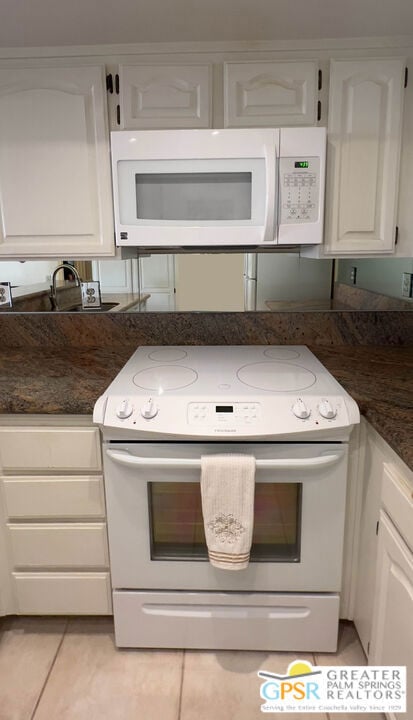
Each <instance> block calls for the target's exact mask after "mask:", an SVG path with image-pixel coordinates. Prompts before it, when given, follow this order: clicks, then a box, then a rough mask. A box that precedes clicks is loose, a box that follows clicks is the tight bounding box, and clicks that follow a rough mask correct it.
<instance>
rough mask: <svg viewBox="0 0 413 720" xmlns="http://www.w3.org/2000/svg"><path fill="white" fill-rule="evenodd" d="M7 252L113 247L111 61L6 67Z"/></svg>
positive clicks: (1, 148) (2, 89)
mask: <svg viewBox="0 0 413 720" xmlns="http://www.w3.org/2000/svg"><path fill="white" fill-rule="evenodd" d="M0 199H1V216H2V217H1V221H2V222H1V224H0V228H1V229H0V256H1V255H3V256H13V257H30V256H31V257H36V256H37V257H45V256H51V257H64V256H67V255H69V256H72V257H73V256H74V257H82V256H85V255H91V254H95V255H105V254H113V252H114V243H113V225H112V222H113V221H112V209H111V208H112V201H111V185H110V165H109V143H108V130H107V118H106V99H105V90H104V69H103V67H72V68H51V67H46V68H45V67H43V68H20V69H2V70H0Z"/></svg>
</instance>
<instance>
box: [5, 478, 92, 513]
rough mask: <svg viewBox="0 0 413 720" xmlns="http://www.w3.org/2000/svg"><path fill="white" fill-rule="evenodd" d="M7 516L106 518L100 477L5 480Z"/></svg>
mask: <svg viewBox="0 0 413 720" xmlns="http://www.w3.org/2000/svg"><path fill="white" fill-rule="evenodd" d="M3 486H4V503H5V508H6V515H7V517H8V518H9V519H14V518H27V519H29V518H53V519H60V518H68V519H69V518H73V519H76V518H102V519H104V518H105V499H104V491H103V478H102V476H97V477H96V476H81V477H65V476H63V477H54V476H50V477H6V478H4V480H3Z"/></svg>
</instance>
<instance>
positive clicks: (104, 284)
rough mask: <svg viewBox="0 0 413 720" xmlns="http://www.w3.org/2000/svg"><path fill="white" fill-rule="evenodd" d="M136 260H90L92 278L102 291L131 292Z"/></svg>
mask: <svg viewBox="0 0 413 720" xmlns="http://www.w3.org/2000/svg"><path fill="white" fill-rule="evenodd" d="M134 263H136V260H102V261H99V260H97V261H96V262H92V272H93V279H94V280H99V282H100V290H101V292H102V293H132V292H133V273H134V267H135V265H134Z"/></svg>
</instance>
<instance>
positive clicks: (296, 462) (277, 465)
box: [106, 449, 343, 470]
mask: <svg viewBox="0 0 413 720" xmlns="http://www.w3.org/2000/svg"><path fill="white" fill-rule="evenodd" d="M106 455H107V456H108V457H109V458H110V459H111V460H113V461H114V462H116V463H119V464H120V465H127V466H129V467H142V468H145V467H146V468H149V467H170V468H187V469H188V470H200V469H201V458H162V457H157V458H155V457H140V456H139V455H131V454H130V453H128V452H125V451H124V450H110V449H107V450H106ZM342 457H343V452H342V451H338V452H335V453H328V454H325V455H320V456H319V457H310V458H281V459H273V460H271V459H269V460H267V459H265V460H256V463H255V465H256V468H257V470H277V469H278V470H310V469H311V468H319V467H327V466H329V465H334V464H335V463H336V462H338V461H339V460H340V459H341V458H342Z"/></svg>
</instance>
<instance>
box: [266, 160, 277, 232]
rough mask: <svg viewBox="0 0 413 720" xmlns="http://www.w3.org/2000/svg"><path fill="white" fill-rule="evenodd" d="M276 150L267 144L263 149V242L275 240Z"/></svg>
mask: <svg viewBox="0 0 413 720" xmlns="http://www.w3.org/2000/svg"><path fill="white" fill-rule="evenodd" d="M277 166H278V163H277V152H276V148H275V146H267V147H266V150H265V173H266V174H265V185H266V192H265V218H264V235H263V242H264V243H270V242H271V243H274V242H277V238H276V227H275V222H276V218H275V214H276V203H275V198H276V192H277V184H278V180H277V176H278V172H277Z"/></svg>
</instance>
